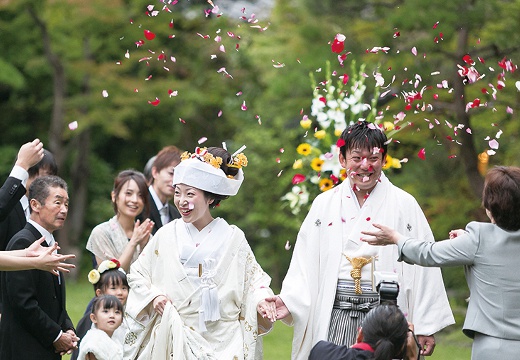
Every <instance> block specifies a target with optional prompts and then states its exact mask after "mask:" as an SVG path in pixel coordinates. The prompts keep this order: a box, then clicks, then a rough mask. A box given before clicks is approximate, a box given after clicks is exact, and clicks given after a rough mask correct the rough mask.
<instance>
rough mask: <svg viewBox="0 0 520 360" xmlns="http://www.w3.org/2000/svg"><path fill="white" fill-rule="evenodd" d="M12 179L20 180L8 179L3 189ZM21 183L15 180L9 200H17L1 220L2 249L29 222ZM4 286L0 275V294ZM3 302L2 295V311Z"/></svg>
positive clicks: (2, 196)
mask: <svg viewBox="0 0 520 360" xmlns="http://www.w3.org/2000/svg"><path fill="white" fill-rule="evenodd" d="M10 179H14V180H18V179H16V178H9V179H7V181H6V182H5V184H4V186H3V187H2V189H3V188H4V187H5V185H6V184H7V183H8V182H9V183H11V182H12V181H11V180H10ZM20 183H21V181H20V180H18V181H17V182H16V181H14V182H13V185H12V187H11V188H10V189H11V190H12V189H15V187H16V190H14V191H15V194H13V196H12V198H11V200H9V202H11V201H12V199H16V202H15V203H14V204H12V205H11V209H9V210H10V212H9V213H7V214H6V216H5V218H4V219H3V220H2V221H0V251H4V250H5V249H6V248H7V244H8V243H9V240H11V238H12V237H13V236H14V235H15V234H16V233H17V232H18V231H20V230H22V229H23V227H24V226H25V224H26V223H27V220H26V218H25V212H24V211H23V207H22V204H21V203H20V201H19V200H20V198H21V197H22V196H23V195H24V194H25V188H24V187H23V186H22V185H21V184H20ZM16 184H19V186H17V185H16ZM10 192H11V191H8V192H6V193H5V194H7V195H8V194H9V193H10ZM4 197H7V196H4V193H2V194H0V202H1V201H2V200H1V199H2V198H4ZM3 287H4V285H3V280H2V277H0V294H1V289H2V288H3ZM2 303H3V300H2V296H0V312H2Z"/></svg>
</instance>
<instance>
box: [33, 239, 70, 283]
mask: <svg viewBox="0 0 520 360" xmlns="http://www.w3.org/2000/svg"><path fill="white" fill-rule="evenodd" d="M43 241H45V238H44V237H43V236H42V237H41V238H40V239H39V240H36V241H35V242H34V243H32V244H31V246H29V247H28V248H27V249H26V255H27V257H34V267H35V268H36V269H38V270H43V271H48V272H50V273H52V274H54V275H56V276H58V275H59V273H58V271H63V272H70V270H69V269H73V268H75V267H76V266H75V265H74V264H69V263H66V262H65V261H66V260H69V259H73V258H75V257H76V256H75V255H73V254H70V255H61V254H53V252H54V251H55V250H58V249H59V248H60V247H59V246H58V243H56V242H55V243H54V245H53V246H50V247H43V246H41V244H42V243H43Z"/></svg>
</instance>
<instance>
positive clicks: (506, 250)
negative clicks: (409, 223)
mask: <svg viewBox="0 0 520 360" xmlns="http://www.w3.org/2000/svg"><path fill="white" fill-rule="evenodd" d="M398 248H399V256H400V260H404V261H406V262H411V263H415V264H419V265H422V266H454V265H464V270H465V273H466V281H467V282H468V287H469V290H470V294H471V295H470V299H469V303H468V310H467V313H466V319H465V321H464V326H463V332H464V333H465V334H466V335H467V336H469V337H471V338H473V337H474V335H475V332H478V333H481V334H484V335H488V336H493V337H495V338H502V339H510V340H516V341H520V281H518V272H519V270H520V263H519V262H518V254H520V230H517V231H505V230H503V229H501V228H500V227H498V226H497V225H495V224H490V223H481V222H470V223H469V224H468V225H467V226H466V233H465V234H464V235H461V236H458V237H456V238H454V239H449V240H443V241H437V242H434V243H428V242H423V241H420V240H414V239H409V238H408V239H406V238H403V239H401V240H399V243H398Z"/></svg>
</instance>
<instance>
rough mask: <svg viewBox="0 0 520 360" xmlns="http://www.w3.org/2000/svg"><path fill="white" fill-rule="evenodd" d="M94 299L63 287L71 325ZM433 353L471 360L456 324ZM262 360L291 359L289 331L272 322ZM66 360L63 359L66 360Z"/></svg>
mask: <svg viewBox="0 0 520 360" xmlns="http://www.w3.org/2000/svg"><path fill="white" fill-rule="evenodd" d="M92 296H94V290H93V288H92V285H90V283H88V282H87V281H84V282H77V283H72V282H68V283H67V311H68V313H69V316H70V317H71V319H72V321H73V323H74V324H77V322H78V321H79V319H81V317H82V316H83V313H84V312H85V308H86V307H87V304H88V302H89V301H90V299H91V298H92ZM435 338H436V343H437V346H436V347H435V352H434V354H433V355H432V356H430V357H428V358H426V359H427V360H445V359H450V360H468V359H470V358H471V340H470V339H469V338H467V337H466V336H464V334H462V331H461V327H460V324H456V325H453V326H451V327H449V328H448V329H446V330H444V331H441V332H440V333H439V334H437V335H436V337H435ZM263 341H264V360H283V359H290V358H291V342H292V328H291V327H288V326H286V325H284V324H283V323H281V322H276V323H275V325H274V328H273V330H272V331H271V332H270V333H269V334H267V335H265V336H264V337H263ZM69 358H70V356H64V357H63V359H64V360H69Z"/></svg>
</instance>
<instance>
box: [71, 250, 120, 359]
mask: <svg viewBox="0 0 520 360" xmlns="http://www.w3.org/2000/svg"><path fill="white" fill-rule="evenodd" d="M88 281H89V282H90V283H91V284H92V285H94V292H95V294H96V298H97V297H100V296H103V295H113V296H115V297H116V298H117V299H118V300H119V301H120V302H121V304H122V305H123V307H124V306H125V304H126V299H127V297H128V282H127V280H126V274H125V272H124V271H123V269H121V267H120V265H119V261H117V260H116V259H112V260H105V261H103V262H101V264H100V265H99V267H98V269H97V270H96V269H94V270H91V271H90V272H89V274H88ZM96 298H94V299H96ZM92 304H93V302H91V303H90V304H89V306H88V307H87V310H86V311H85V315H83V317H82V318H81V320H80V321H79V322H78V325H77V327H76V334H77V336H78V337H79V338H80V344H81V343H82V340H81V339H83V336H85V334H86V333H87V331H89V330H90V329H91V328H92V320H91V312H92V310H91V308H92ZM126 330H127V327H126V325H125V323H123V325H122V326H120V327H119V328H118V329H117V330H116V331H115V333H114V335H113V337H112V338H113V339H114V340H115V341H117V342H118V343H120V344H123V342H124V339H125V335H126ZM77 359H80V358H78V350H75V351H74V352H73V353H72V356H71V360H77Z"/></svg>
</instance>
